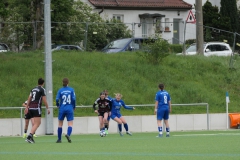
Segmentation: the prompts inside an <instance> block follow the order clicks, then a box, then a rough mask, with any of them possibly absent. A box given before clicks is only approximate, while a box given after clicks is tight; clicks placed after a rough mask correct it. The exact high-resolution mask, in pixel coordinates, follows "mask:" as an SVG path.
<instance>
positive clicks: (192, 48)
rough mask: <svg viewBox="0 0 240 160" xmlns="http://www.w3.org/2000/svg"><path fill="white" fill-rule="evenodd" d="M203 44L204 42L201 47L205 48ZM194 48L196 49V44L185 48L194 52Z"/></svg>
mask: <svg viewBox="0 0 240 160" xmlns="http://www.w3.org/2000/svg"><path fill="white" fill-rule="evenodd" d="M205 46H206V44H203V48H205ZM196 50H197V46H196V44H194V45H191V46H189V47H188V48H187V50H186V52H196Z"/></svg>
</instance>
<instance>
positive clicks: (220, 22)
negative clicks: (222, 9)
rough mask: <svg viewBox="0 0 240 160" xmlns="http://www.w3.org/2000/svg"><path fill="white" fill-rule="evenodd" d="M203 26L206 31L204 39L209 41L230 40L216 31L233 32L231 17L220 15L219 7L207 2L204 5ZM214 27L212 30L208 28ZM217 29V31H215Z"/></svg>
mask: <svg viewBox="0 0 240 160" xmlns="http://www.w3.org/2000/svg"><path fill="white" fill-rule="evenodd" d="M203 25H204V26H205V29H204V39H205V41H206V42H208V41H220V40H221V41H222V40H224V39H229V37H226V36H225V35H223V34H219V33H218V32H217V33H216V32H214V31H215V30H216V29H221V30H226V31H230V30H231V21H230V18H229V17H226V16H223V15H221V14H220V13H219V9H218V7H217V6H212V3H211V2H209V1H207V2H206V3H205V4H204V5H203ZM208 27H212V28H208ZM213 28H215V29H213Z"/></svg>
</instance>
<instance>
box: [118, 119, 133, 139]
mask: <svg viewBox="0 0 240 160" xmlns="http://www.w3.org/2000/svg"><path fill="white" fill-rule="evenodd" d="M120 119H121V121H122V123H123V126H124V128H125V130H126V133H127V134H128V135H130V136H131V135H132V133H131V132H129V131H128V124H127V122H126V120H125V118H124V117H123V116H121V117H120Z"/></svg>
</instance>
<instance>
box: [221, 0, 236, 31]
mask: <svg viewBox="0 0 240 160" xmlns="http://www.w3.org/2000/svg"><path fill="white" fill-rule="evenodd" d="M220 4H221V8H220V14H221V16H224V17H229V19H230V26H231V29H232V30H231V31H232V32H237V31H238V28H239V26H238V25H239V14H238V11H237V2H236V0H231V1H229V0H221V3H220Z"/></svg>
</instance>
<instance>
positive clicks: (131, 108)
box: [122, 101, 135, 110]
mask: <svg viewBox="0 0 240 160" xmlns="http://www.w3.org/2000/svg"><path fill="white" fill-rule="evenodd" d="M122 106H123V107H124V108H125V109H129V110H134V109H135V108H134V107H129V106H126V105H125V103H124V101H122Z"/></svg>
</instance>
